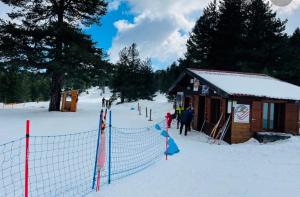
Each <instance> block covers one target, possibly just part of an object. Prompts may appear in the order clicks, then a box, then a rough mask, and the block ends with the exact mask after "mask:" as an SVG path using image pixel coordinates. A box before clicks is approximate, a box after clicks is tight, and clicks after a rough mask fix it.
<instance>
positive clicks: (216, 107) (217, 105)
mask: <svg viewBox="0 0 300 197" xmlns="http://www.w3.org/2000/svg"><path fill="white" fill-rule="evenodd" d="M210 109H211V110H210V111H211V113H210V122H211V123H213V124H216V123H217V122H218V121H219V119H220V116H221V101H220V99H211V105H210Z"/></svg>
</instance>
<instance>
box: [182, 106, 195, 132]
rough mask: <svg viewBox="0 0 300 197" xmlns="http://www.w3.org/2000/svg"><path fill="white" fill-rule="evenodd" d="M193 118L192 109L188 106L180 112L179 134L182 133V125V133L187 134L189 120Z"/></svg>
mask: <svg viewBox="0 0 300 197" xmlns="http://www.w3.org/2000/svg"><path fill="white" fill-rule="evenodd" d="M192 119H193V111H192V110H191V109H190V108H188V109H186V110H185V111H184V112H183V113H182V114H181V118H180V123H181V125H180V133H179V134H180V135H181V133H182V129H183V127H184V135H185V136H186V135H187V131H188V129H189V128H190V125H191V122H192Z"/></svg>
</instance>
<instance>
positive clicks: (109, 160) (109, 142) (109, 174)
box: [108, 111, 111, 184]
mask: <svg viewBox="0 0 300 197" xmlns="http://www.w3.org/2000/svg"><path fill="white" fill-rule="evenodd" d="M108 134H109V141H108V184H110V181H111V179H110V176H111V111H109V133H108Z"/></svg>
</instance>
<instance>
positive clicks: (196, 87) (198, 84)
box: [194, 79, 200, 92]
mask: <svg viewBox="0 0 300 197" xmlns="http://www.w3.org/2000/svg"><path fill="white" fill-rule="evenodd" d="M199 86H200V82H199V80H198V79H194V91H195V92H198V90H199Z"/></svg>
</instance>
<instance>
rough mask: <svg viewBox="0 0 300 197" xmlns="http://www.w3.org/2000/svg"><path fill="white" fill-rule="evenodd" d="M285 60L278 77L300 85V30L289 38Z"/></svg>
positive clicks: (285, 49) (285, 48)
mask: <svg viewBox="0 0 300 197" xmlns="http://www.w3.org/2000/svg"><path fill="white" fill-rule="evenodd" d="M284 52H285V53H284V58H283V61H282V62H283V63H282V65H281V67H280V68H279V70H278V72H277V73H276V74H277V75H276V77H278V78H280V79H282V80H285V81H288V82H290V83H293V84H296V85H300V77H299V76H300V29H299V28H297V29H296V30H295V31H294V33H293V34H292V35H291V36H290V37H289V39H288V41H287V45H286V46H285V47H284Z"/></svg>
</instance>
